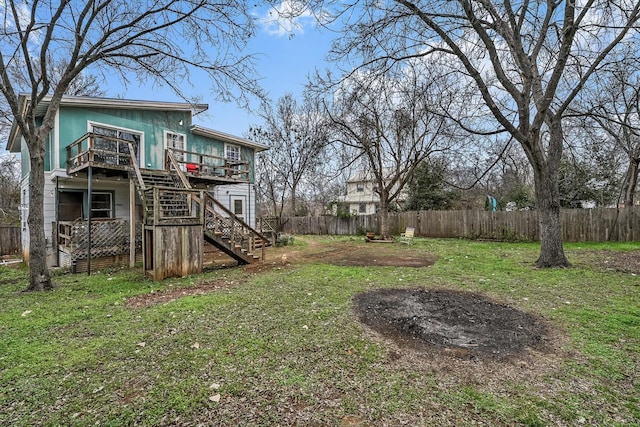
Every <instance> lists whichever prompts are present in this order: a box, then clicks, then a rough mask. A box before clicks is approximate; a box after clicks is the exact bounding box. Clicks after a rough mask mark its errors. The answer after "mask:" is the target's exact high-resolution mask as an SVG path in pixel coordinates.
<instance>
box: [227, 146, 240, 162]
mask: <svg viewBox="0 0 640 427" xmlns="http://www.w3.org/2000/svg"><path fill="white" fill-rule="evenodd" d="M229 147H233V148H236V149H237V150H238V158H237V159H231V158H230V157H228V156H227V148H229ZM224 158H225V159H231V160H237V161H242V147H241V146H240V145H237V144H229V143H226V142H225V144H224Z"/></svg>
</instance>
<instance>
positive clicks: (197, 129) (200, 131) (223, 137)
mask: <svg viewBox="0 0 640 427" xmlns="http://www.w3.org/2000/svg"><path fill="white" fill-rule="evenodd" d="M191 133H193V134H194V135H200V136H205V137H207V138H214V139H217V140H219V141H222V142H229V143H233V144H239V145H244V146H245V147H250V148H253V149H255V150H256V152H260V151H264V150H268V149H269V147H268V146H266V145H263V144H259V143H257V142H254V141H251V140H249V139H245V138H240V137H238V136H234V135H230V134H228V133H224V132H220V131H217V130H213V129H208V128H205V127H202V126H198V125H193V126H191Z"/></svg>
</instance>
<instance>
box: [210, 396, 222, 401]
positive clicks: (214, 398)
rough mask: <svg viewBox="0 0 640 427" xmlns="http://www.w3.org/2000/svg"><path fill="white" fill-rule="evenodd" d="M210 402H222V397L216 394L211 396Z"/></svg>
mask: <svg viewBox="0 0 640 427" xmlns="http://www.w3.org/2000/svg"><path fill="white" fill-rule="evenodd" d="M209 400H210V401H212V402H220V395H219V394H214V395H213V396H209Z"/></svg>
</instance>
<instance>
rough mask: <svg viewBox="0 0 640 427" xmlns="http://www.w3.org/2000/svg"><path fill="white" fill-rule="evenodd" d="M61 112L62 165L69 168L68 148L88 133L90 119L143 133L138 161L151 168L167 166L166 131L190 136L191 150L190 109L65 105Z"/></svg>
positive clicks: (60, 155) (59, 149) (60, 149)
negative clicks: (153, 109)
mask: <svg viewBox="0 0 640 427" xmlns="http://www.w3.org/2000/svg"><path fill="white" fill-rule="evenodd" d="M59 115H60V119H59V120H60V123H61V125H60V127H59V138H60V140H59V145H58V156H59V163H58V164H56V167H58V168H62V169H66V167H67V149H66V147H67V146H68V145H69V144H71V143H72V142H73V141H75V140H76V139H78V138H80V137H81V136H82V135H84V134H85V133H87V132H88V130H89V129H88V123H89V122H92V123H96V124H103V125H109V126H113V127H117V128H124V129H129V130H134V131H138V132H142V133H143V134H144V139H143V141H142V142H141V145H142V151H141V155H140V157H141V158H140V159H138V160H140V161H142V162H144V163H143V165H144V167H147V168H150V169H164V132H165V131H170V132H175V133H182V134H185V135H187V150H188V149H189V139H190V134H189V128H190V126H191V114H190V112H182V111H149V110H126V109H108V108H75V107H61V108H60V114H59ZM180 123H182V125H180Z"/></svg>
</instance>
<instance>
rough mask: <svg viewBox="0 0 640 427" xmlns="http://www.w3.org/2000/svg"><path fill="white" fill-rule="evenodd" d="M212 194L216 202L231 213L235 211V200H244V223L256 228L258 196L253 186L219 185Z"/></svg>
mask: <svg viewBox="0 0 640 427" xmlns="http://www.w3.org/2000/svg"><path fill="white" fill-rule="evenodd" d="M210 192H211V195H212V196H213V197H214V198H215V199H216V200H218V201H219V202H220V203H222V204H223V205H225V206H226V207H227V208H228V209H229V210H231V211H233V201H234V200H236V199H241V200H243V201H244V208H245V212H244V215H243V221H244V222H245V223H247V224H248V225H249V226H251V227H252V228H255V226H256V194H255V189H254V187H253V185H252V184H233V185H217V186H215V187H214V188H213V189H212V190H211V191H210Z"/></svg>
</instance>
